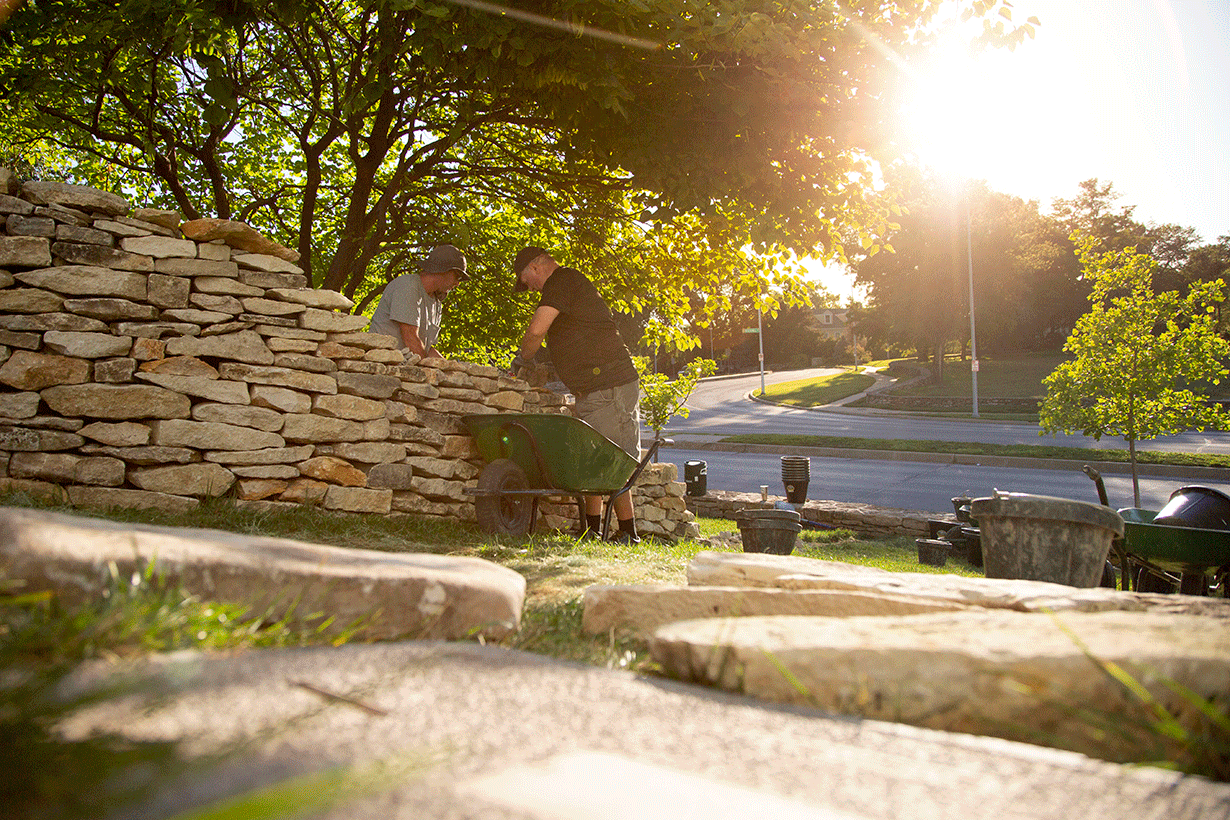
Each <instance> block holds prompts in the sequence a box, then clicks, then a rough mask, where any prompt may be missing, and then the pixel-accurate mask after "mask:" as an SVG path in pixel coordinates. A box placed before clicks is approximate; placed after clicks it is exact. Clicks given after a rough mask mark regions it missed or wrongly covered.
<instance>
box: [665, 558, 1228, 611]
mask: <svg viewBox="0 0 1230 820" xmlns="http://www.w3.org/2000/svg"><path fill="white" fill-rule="evenodd" d="M687 573H688V584H689V585H690V586H733V587H776V588H779V589H794V590H803V589H843V590H849V591H861V592H866V593H871V594H885V595H907V596H911V597H915V598H927V599H930V600H933V601H937V602H941V601H943V602H949V603H953V604H961V605H964V606H980V607H987V608H991V609H1011V610H1017V611H1021V612H1105V611H1113V610H1122V611H1131V612H1144V611H1150V612H1184V613H1189V614H1200V613H1208V614H1214V615H1216V614H1218V613H1222V614H1224V613H1226V611H1227V607H1228V606H1230V601H1227V600H1226V599H1224V598H1223V599H1216V598H1199V597H1194V596H1190V595H1160V594H1150V593H1135V592H1118V591H1116V590H1113V589H1104V588H1094V589H1077V588H1076V587H1070V586H1065V585H1063V584H1051V583H1047V582H1045V581H1014V580H1006V579H1003V578H970V577H966V576H962V575H935V574H930V573H923V572H888V571H887V570H882V569H877V568H875V567H864V566H858V565H856V564H846V563H843V562H841V561H822V560H820V559H817V558H803V557H802V556H797V555H769V554H766V553H739V552H708V551H705V552H700V553H697V555H696V557H695V558H693V559H692V560H691V561H690V562H689V563H688V567H687Z"/></svg>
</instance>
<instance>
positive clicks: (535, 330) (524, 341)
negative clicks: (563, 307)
mask: <svg viewBox="0 0 1230 820" xmlns="http://www.w3.org/2000/svg"><path fill="white" fill-rule="evenodd" d="M556 316H559V311H558V310H556V309H555V308H553V307H548V306H546V305H541V306H539V308H538V310H536V311H534V316H533V318H532V319H530V325H529V327H527V328H526V329H525V336H523V337H522V338H521V358H522V359H525V360H526V361H529V360H530V359H532V358H534V354H535V353H537V352H538V348H539V346H541V345H542V340H543V339H545V338H547V331H548V330H550V329H551V323H552V322H554V321H555V317H556Z"/></svg>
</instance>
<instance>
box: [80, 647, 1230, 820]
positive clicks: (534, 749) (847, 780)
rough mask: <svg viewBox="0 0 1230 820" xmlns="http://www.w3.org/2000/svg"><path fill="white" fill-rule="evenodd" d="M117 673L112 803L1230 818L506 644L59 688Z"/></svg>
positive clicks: (1181, 781) (169, 809) (331, 656)
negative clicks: (129, 750) (133, 794)
mask: <svg viewBox="0 0 1230 820" xmlns="http://www.w3.org/2000/svg"><path fill="white" fill-rule="evenodd" d="M117 683H126V687H125V690H124V692H123V693H120V694H115V693H113V694H112V695H111V696H110V699H108V700H104V701H102V702H92V703H91V702H84V703H83V705H82V706H81V707H80V708H78V710H77V711H76V712H75V713H74V714H72V715H70V716H69V717H68V718H67V719H66V720H64V721H62V722H61V723H60V725H59V726H58V727H57V731H58V732H60V733H62V735H63V736H64V737H66V738H69V739H73V738H83V737H87V736H97V733H101V732H105V733H115V734H119V735H120V736H121V737H123V738H127V739H129V740H132V741H140V742H142V746H141V748H142V749H144V750H145V751H144V752H143V754H142V756H141V758H140V760H139V762H136V763H133V762H131V761H132V760H133V758H132V757H129V758H127V760H128V761H130V763H129V769H128V770H125V771H124V772H120V773H117V776H116V777H115V778H112V779H110V780H109V781H108V782H112V783H118V782H126V781H125V779H124V777H123V775H125V774H128V775H132V776H133V779H130V780H129V781H127V782H134V780H135V782H140V783H142V784H143V785H147V786H148V788H149V792H148V795H149V796H148V797H146V798H145V799H144V802H142V803H140V804H139V805H137V806H135V807H130V808H128V809H126V810H123V811H119V810H116V811H113V812H112V813H110V814H108V813H105V812H99V813H97V814H96V815H94V816H97V817H99V818H117V817H132V818H138V817H139V818H153V817H169V816H172V815H179V814H180V813H181V812H188V811H189V810H194V809H199V808H200V807H203V806H207V805H212V804H215V803H217V802H218V801H223V800H229V799H243V798H244V797H247V796H252V795H260V794H262V793H261V792H260V790H262V789H268V788H269V787H271V786H274V785H275V784H286V785H287V787H294V788H295V790H294V791H293V792H289V794H285V795H284V796H288V797H290V799H291V800H292V803H291V805H293V806H294V808H295V809H297V810H300V811H302V812H303V813H304V814H305V815H311V816H313V817H325V818H337V819H338V820H342V819H343V818H344V819H345V820H369V819H370V820H403V819H404V820H419V819H420V818H445V819H448V820H459V819H460V818H475V817H482V818H497V819H504V818H508V819H510V820H511V818H516V819H517V820H527V819H528V820H582V819H584V820H594V818H628V819H629V820H631V819H632V818H637V819H638V820H641V819H643V818H648V819H649V820H657V819H658V818H663V819H665V818H670V820H679V819H680V818H686V817H703V818H712V819H713V820H716V819H717V818H726V817H746V818H761V817H764V818H775V819H776V818H781V819H782V820H791V819H793V818H813V819H815V820H819V819H820V818H826V819H827V820H832V818H843V819H847V820H848V818H863V819H864V820H951V818H961V819H962V820H1029V818H1038V820H1053V819H1054V818H1057V817H1078V818H1081V820H1146V818H1148V819H1149V820H1154V819H1155V818H1167V820H1225V818H1230V784H1224V783H1213V782H1211V781H1208V780H1205V779H1203V778H1195V777H1183V776H1181V775H1177V774H1175V773H1173V772H1168V771H1164V770H1160V769H1151V768H1144V767H1131V766H1123V765H1119V764H1114V763H1106V762H1102V761H1096V760H1092V759H1089V758H1087V757H1084V756H1082V755H1079V754H1075V753H1072V752H1064V751H1057V750H1053V749H1045V748H1041V747H1035V746H1028V745H1025V744H1020V743H1012V742H1008V741H1003V740H998V739H991V738H977V737H972V736H969V735H960V734H948V733H943V732H937V731H932V730H927V729H919V728H916V727H912V726H904V725H897V724H890V723H883V722H879V721H874V720H864V719H855V718H837V717H833V716H831V715H826V714H824V713H821V712H818V711H815V710H812V709H808V708H801V707H782V706H774V705H766V704H763V703H758V702H756V701H754V700H751V699H748V698H743V697H738V696H734V695H729V694H726V693H722V692H717V691H714V690H710V689H705V688H702V687H696V686H691V685H687V684H683V683H677V682H674V681H668V680H661V679H652V678H642V677H637V676H634V675H632V674H631V673H628V672H621V671H611V670H605V669H598V668H594V667H582V666H578V665H576V664H570V663H564V662H557V661H552V660H550V659H547V658H543V657H541V656H536V655H530V654H527V653H524V652H517V651H510V650H505V649H500V648H498V647H491V646H486V647H483V646H477V645H474V644H455V643H454V644H443V643H401V644H380V645H366V646H365V645H353V644H352V645H347V646H343V647H340V648H313V649H286V650H268V651H254V652H248V653H244V654H242V655H237V656H209V655H203V654H199V653H194V652H192V653H178V654H176V655H170V656H160V657H155V658H151V659H146V660H143V661H139V662H131V663H124V664H109V663H104V662H98V663H94V664H91V665H89V666H87V667H84V668H82V669H80V670H78V672H77V673H76V674H75V675H74V676H73V677H72V678H71V679H70V680H69V681H67V682H66V683H64V684H62V685H61V686H60V687H59V688H58V690H57V694H58V695H59V697H60V698H62V699H71V698H78V697H85V696H87V695H89V694H91V693H94V692H98V691H99V690H100V689H102V688H105V687H108V686H112V685H115V684H117ZM94 765H99V764H98V763H97V762H96V763H95V764H94ZM233 813H234V814H235V816H240V815H242V814H244V810H243V809H242V808H237V809H234V810H233Z"/></svg>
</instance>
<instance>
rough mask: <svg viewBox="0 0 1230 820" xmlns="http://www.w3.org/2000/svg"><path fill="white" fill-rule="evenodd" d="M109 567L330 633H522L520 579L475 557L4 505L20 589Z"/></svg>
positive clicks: (10, 560)
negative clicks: (318, 622) (319, 624)
mask: <svg viewBox="0 0 1230 820" xmlns="http://www.w3.org/2000/svg"><path fill="white" fill-rule="evenodd" d="M112 563H114V564H115V566H116V567H118V569H119V570H120V573H121V577H128V576H129V575H130V574H131V573H132V572H134V571H139V570H140V569H142V568H143V567H145V566H146V565H148V564H149V563H153V564H154V566H155V570H156V571H157V572H158V573H159V574H161V575H162V576H164V577H165V578H166V579H167V581H168V582H170V583H172V584H178V585H181V586H182V587H183V588H184V589H186V590H187V591H188V592H191V593H193V594H195V595H198V596H200V597H202V598H203V599H205V600H215V601H225V602H235V603H239V604H241V605H245V606H248V607H250V608H251V611H253V612H256V613H263V612H265V611H266V610H268V611H269V612H270V613H271V614H272V615H273V617H275V618H280V617H282V615H284V614H286V613H293V615H294V617H295V618H297V619H305V618H309V617H313V616H317V617H319V616H324V617H332V618H334V623H333V628H335V629H336V628H344V627H347V626H349V625H351V624H353V623H356V622H358V623H360V625H361V628H360V634H362V635H364V636H367V637H370V638H399V637H431V638H461V637H470V636H473V635H483V636H486V637H496V638H498V637H502V636H505V635H508V634H509V633H511V632H514V631H516V629H517V628H518V626H519V624H520V618H521V605H522V602H523V601H524V598H525V579H524V578H523V577H522V576H521V575H519V574H518V573H516V572H514V571H512V570H510V569H506V568H505V567H501V566H499V565H498V564H493V563H491V562H489V561H484V560H482V559H480V558H469V557H464V556H446V555H429V554H422V553H387V552H376V551H373V550H357V549H345V548H342V547H330V546H323V545H321V544H309V543H306V542H302V541H291V540H286V539H279V538H257V537H252V536H246V535H236V534H234V533H227V532H221V531H217V530H200V529H173V528H169V527H153V526H141V525H133V524H121V523H115V522H111V521H104V520H99V519H92V518H79V517H76V516H69V515H61V514H56V513H46V512H41V511H34V510H23V509H12V508H0V575H2V576H4V577H8V578H14V579H20V580H23V581H25V582H26V587H25V589H27V590H44V589H51V590H55V591H57V592H59V593H61V594H63V595H65V596H67V597H69V598H76V599H81V598H89V597H92V596H97V595H99V594H101V592H102V590H103V589H104V588H105V586H106V581H107V578H108V577H109V566H110V564H112ZM317 613H318V614H319V615H317Z"/></svg>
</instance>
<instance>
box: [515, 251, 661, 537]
mask: <svg viewBox="0 0 1230 820" xmlns="http://www.w3.org/2000/svg"><path fill="white" fill-rule="evenodd" d="M513 271H514V273H515V274H516V285H515V286H514V288H513V289H514V290H517V291H522V290H536V291H539V292H541V293H542V299H541V300H540V301H539V303H538V308H537V309H536V310H535V311H534V316H533V318H531V319H530V324H529V327H528V328H526V331H525V336H524V337H523V338H522V339H521V348H520V351H519V352H518V354H517V358H516V359H514V362H513V366H514V369H515V368H516V367H517V366H518V365H520V364H523V363H525V362H528V361H529V360H530V359H532V358H533V357H534V354H535V353H536V352H538V348H539V346H540V345H541V344H542V342H543V340H544V339H545V340H546V342H547V351H548V352H549V353H550V354H551V361H552V362H553V363H554V364H555V370H556V372H558V373H559V377H560V380H561V381H563V382H564V385H565V386H566V387H567V388H568V390H569V391H570V392H571V393H572V394H573V395H574V396H575V397H576V407H575V410H576V414H577V417H578V418H580V419H582V420H583V421H585V422H588V423H589V424H590V425H591V426H592V427H593V428H594V429H595V430H597V431H598V432H599V433H602V434H603V435H604V436H606V437H607V438H609V439H610V440H611V441H613V442H615V443H616V444H617V445H619V447H620V448H621V449H622V450H623V451H624V452H626V453H627V454H628V455H630V456H632V457H633V458H635V459H638V460H639V459H640V446H641V440H640V436H641V425H640V413H639V406H638V400H639V398H640V383H639V380H638V379H637V375H636V368H635V367H634V366H633V364H632V357H631V356H630V355H628V348H627V346H626V345H624V342H623V339H622V338H621V337H620V335H619V329H618V328H617V327H616V326H615V320H614V319H613V318H612V317H611V310H610V308H608V307H607V304H606V302H604V301H603V300H602V297H601V296H599V295H598V291H597V290H596V289H595V288H594V285H593V283H592V282H590V281H589V279H588V278H586V276H585V275H584V274H583V273H581V272H580V271H578V270H576V269H574V268H566V267H562V266H561V265H560V264H559V263H558V262H556V261H555V260H554V259H552V258H551V255H550V254H549V253H547V252H546V251H545V250H543V249H542V248H538V247H533V246H531V247H528V248H525V249H523V250H522V251H521V252H520V253H518V254H517V258H516V260H515V261H514V262H513ZM615 516H616V517H617V518H618V519H619V535H618V536H617V538H618V539H619V540H623V541H630V542H635V541H639V540H640V539H639V538H637V535H636V522H635V518H634V516H633V510H632V495H631V493H625V494H624V495H622V496H620V497H619V498H618V499H616V501H615ZM585 524H586V528H587V529H588V530H589V532H590V533H598V532H600V531H601V527H602V496H600V495H590V496H586V497H585Z"/></svg>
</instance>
